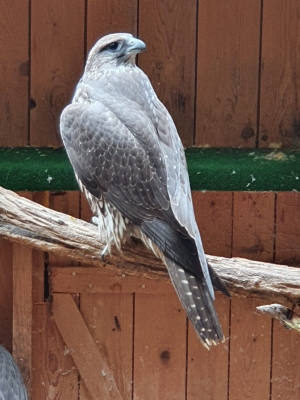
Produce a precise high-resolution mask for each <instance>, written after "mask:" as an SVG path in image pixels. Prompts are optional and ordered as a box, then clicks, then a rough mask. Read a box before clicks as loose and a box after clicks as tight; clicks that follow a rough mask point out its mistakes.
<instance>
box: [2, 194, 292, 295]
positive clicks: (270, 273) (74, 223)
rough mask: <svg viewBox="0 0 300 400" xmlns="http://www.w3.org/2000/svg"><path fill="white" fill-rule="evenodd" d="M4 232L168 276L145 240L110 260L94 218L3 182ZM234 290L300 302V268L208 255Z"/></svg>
mask: <svg viewBox="0 0 300 400" xmlns="http://www.w3.org/2000/svg"><path fill="white" fill-rule="evenodd" d="M0 237H2V238H5V239H8V240H11V241H14V242H19V243H23V244H26V245H28V246H31V247H34V248H36V249H39V250H43V251H47V252H53V253H56V254H59V255H64V256H68V257H69V258H72V259H76V260H77V261H80V262H82V263H84V264H88V265H95V266H99V267H105V268H110V269H114V270H116V271H118V272H126V273H127V274H130V275H135V276H142V277H146V278H149V279H160V280H168V279H169V278H168V274H167V271H166V268H165V266H164V265H163V264H162V262H161V261H160V260H159V259H157V258H156V257H155V256H154V255H153V254H152V253H151V252H150V251H149V250H147V249H146V248H145V247H144V246H143V245H142V244H140V243H135V244H134V246H125V248H124V251H123V253H122V254H119V253H118V252H117V251H115V250H114V251H113V253H112V255H111V256H109V257H107V260H106V263H105V265H104V264H103V263H102V262H101V258H100V253H101V250H102V249H103V247H104V244H102V243H100V240H99V238H98V232H97V228H96V227H95V226H93V225H92V224H89V223H87V222H84V221H82V220H79V219H76V218H73V217H70V216H69V215H66V214H62V213H59V212H57V211H53V210H50V209H48V208H45V207H43V206H41V205H39V204H36V203H34V202H32V201H30V200H27V199H25V198H23V197H20V196H18V195H17V194H15V193H13V192H11V191H8V190H6V189H3V188H0ZM207 259H208V261H209V263H210V264H211V266H212V267H213V268H214V269H215V271H216V272H217V273H218V274H219V275H220V277H221V278H222V279H223V280H224V281H225V282H226V284H227V287H228V289H229V291H230V293H231V294H232V295H234V296H243V297H255V298H266V299H271V300H272V301H277V302H284V303H287V302H288V301H291V302H293V303H297V302H299V299H300V285H299V282H300V269H298V268H293V267H288V266H285V265H274V264H269V263H262V262H255V261H249V260H246V259H241V258H231V259H228V258H223V257H214V256H207Z"/></svg>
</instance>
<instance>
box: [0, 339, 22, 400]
mask: <svg viewBox="0 0 300 400" xmlns="http://www.w3.org/2000/svg"><path fill="white" fill-rule="evenodd" d="M27 399H28V397H27V392H26V388H25V385H24V383H23V380H22V376H21V373H20V370H19V368H18V366H17V365H16V363H15V362H14V359H13V358H12V356H11V355H10V354H9V352H8V351H7V350H5V348H4V347H2V346H0V400H27Z"/></svg>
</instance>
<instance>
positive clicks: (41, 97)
mask: <svg viewBox="0 0 300 400" xmlns="http://www.w3.org/2000/svg"><path fill="white" fill-rule="evenodd" d="M84 8H85V2H84V0H66V1H63V2H62V1H59V0H46V1H43V2H41V1H36V0H33V1H32V2H31V54H30V57H31V58H30V66H31V80H30V84H31V105H30V106H31V113H30V144H31V146H54V147H58V146H60V145H61V138H60V135H59V130H58V125H59V124H58V119H59V115H60V113H61V111H62V109H63V107H64V106H65V105H66V104H68V103H69V102H70V99H71V97H72V93H73V92H74V88H75V85H76V83H77V81H78V79H79V77H80V75H81V73H82V71H83V61H84ZM45 43H47V44H48V46H46V45H45ZM49 46H50V47H51V49H52V51H49Z"/></svg>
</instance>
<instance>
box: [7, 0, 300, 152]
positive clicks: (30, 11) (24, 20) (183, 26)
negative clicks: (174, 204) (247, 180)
mask: <svg viewBox="0 0 300 400" xmlns="http://www.w3.org/2000/svg"><path fill="white" fill-rule="evenodd" d="M299 22H300V2H299V0H289V1H282V0H252V1H251V2H249V1H241V0H201V1H197V0H186V1H176V0H164V1H162V0H139V1H138V0H130V1H126V0H118V1H117V0H110V1H104V0H63V1H61V0H44V1H38V0H11V1H9V2H5V1H4V0H2V1H1V2H0V27H1V39H2V40H1V42H0V59H1V65H2V68H1V80H0V92H1V94H2V101H1V105H0V146H26V145H28V144H30V145H32V146H60V145H61V141H60V137H59V134H58V129H57V128H58V117H59V114H60V112H61V110H62V108H63V106H64V105H66V104H67V103H68V102H69V100H70V98H71V96H72V93H73V91H74V87H75V84H76V82H77V81H78V79H79V77H80V76H81V74H82V71H83V66H84V60H85V57H86V53H87V51H88V50H89V49H90V48H91V46H92V45H93V44H94V43H95V41H96V40H97V39H98V38H99V37H101V36H102V35H104V34H107V33H111V32H117V31H119V32H120V31H125V32H131V33H133V34H134V35H138V36H139V37H140V38H141V39H143V40H144V41H145V42H146V43H147V46H148V51H147V53H144V54H142V55H140V56H139V65H140V67H141V68H142V69H143V70H144V71H145V72H146V73H147V74H148V75H149V77H150V79H151V81H152V83H153V85H154V87H155V89H156V91H157V93H158V95H159V97H160V98H161V99H162V101H163V102H164V104H166V106H167V107H168V109H169V110H170V112H171V114H172V116H173V117H174V119H175V122H176V124H177V127H178V130H179V133H180V135H181V137H182V139H183V142H184V144H185V145H187V146H190V145H193V144H196V145H201V146H212V147H272V148H277V147H280V146H284V147H299V140H300V139H299V138H300V114H299V104H298V99H299V90H300V89H299V88H300V86H299V79H298V75H299V73H298V71H299V66H300V65H299V63H300V46H299V43H300V30H299Z"/></svg>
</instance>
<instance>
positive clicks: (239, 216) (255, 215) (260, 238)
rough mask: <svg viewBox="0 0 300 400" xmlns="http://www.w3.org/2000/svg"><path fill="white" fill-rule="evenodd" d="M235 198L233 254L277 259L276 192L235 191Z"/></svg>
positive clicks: (266, 260) (259, 258) (256, 258)
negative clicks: (274, 256) (275, 252)
mask: <svg viewBox="0 0 300 400" xmlns="http://www.w3.org/2000/svg"><path fill="white" fill-rule="evenodd" d="M233 201H234V203H233V249H232V255H233V256H234V257H245V258H249V259H251V260H257V261H264V262H271V261H273V252H274V209H275V202H274V201H275V195H274V193H271V192H268V193H254V192H253V193H245V192H235V193H234V198H233Z"/></svg>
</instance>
